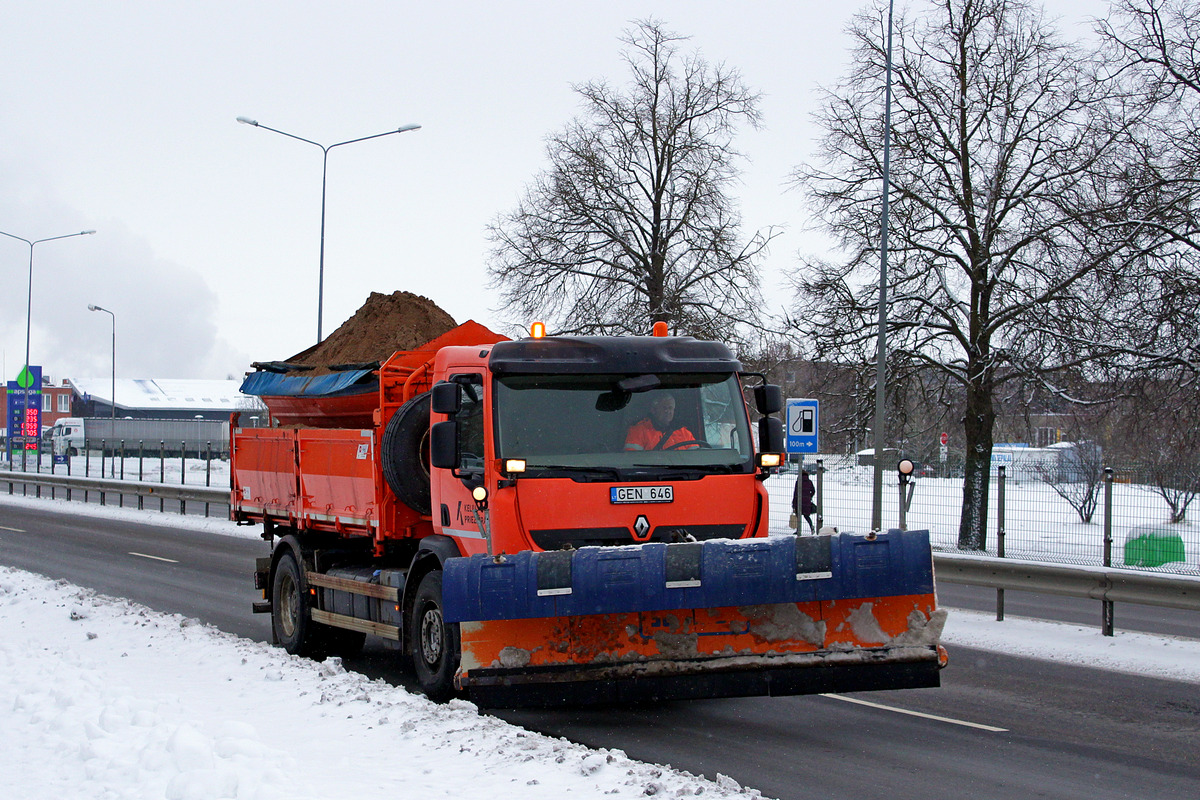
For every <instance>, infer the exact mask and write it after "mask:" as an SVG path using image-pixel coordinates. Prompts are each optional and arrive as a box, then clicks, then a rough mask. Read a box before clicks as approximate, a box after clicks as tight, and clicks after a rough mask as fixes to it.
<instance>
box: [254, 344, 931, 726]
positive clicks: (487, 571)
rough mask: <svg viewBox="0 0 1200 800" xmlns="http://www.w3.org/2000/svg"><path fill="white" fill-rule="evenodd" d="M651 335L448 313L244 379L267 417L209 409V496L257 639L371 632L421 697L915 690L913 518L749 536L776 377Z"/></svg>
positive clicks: (343, 638)
mask: <svg viewBox="0 0 1200 800" xmlns="http://www.w3.org/2000/svg"><path fill="white" fill-rule="evenodd" d="M655 333H656V335H653V336H642V337H567V336H537V337H530V338H526V339H521V340H507V339H505V338H504V337H502V336H498V335H496V334H493V333H491V332H490V331H488V330H487V329H486V328H484V327H483V326H480V325H477V324H476V323H473V322H468V323H464V325H462V326H460V327H459V328H456V329H454V330H453V331H451V332H450V333H448V334H445V335H444V336H442V337H439V339H436V340H434V341H433V342H431V343H429V345H427V346H425V347H423V348H420V349H418V350H414V351H402V352H397V353H395V354H394V355H392V356H391V357H390V358H388V359H387V360H386V361H384V362H382V363H380V364H378V365H354V367H355V369H354V370H352V372H353V374H347V373H346V372H341V373H333V374H329V375H324V376H318V377H314V378H296V377H293V376H284V375H281V374H278V373H273V372H270V371H269V370H267V371H260V372H257V373H251V374H250V375H249V376H248V377H247V381H246V384H245V385H244V387H243V391H247V392H249V393H254V394H258V395H259V396H261V397H262V398H263V400H264V401H265V402H266V403H267V405H268V408H270V409H271V410H272V413H273V414H275V415H276V418H277V420H278V422H279V425H278V426H277V427H271V428H240V427H237V424H236V418H235V420H234V423H233V430H232V450H233V453H232V475H231V481H232V512H231V513H232V516H233V518H234V519H235V520H237V521H238V522H240V523H248V524H258V525H261V526H262V528H263V534H262V535H263V538H264V539H265V540H267V541H268V542H270V543H271V552H270V555H268V556H265V557H263V558H260V559H259V560H258V563H257V567H256V572H255V582H256V586H257V588H259V589H261V590H262V593H263V599H262V600H261V601H260V602H257V603H255V611H258V612H267V613H270V614H271V616H272V627H273V631H274V636H275V638H276V639H277V641H278V643H279V644H281V645H282V646H283V647H284V648H286V649H287V651H288V652H289V653H294V654H305V655H312V656H317V657H320V656H323V655H327V654H351V653H353V652H355V651H357V650H359V649H360V648H361V647H362V645H363V642H364V638H365V636H366V635H368V634H370V635H373V636H378V637H382V638H383V639H384V640H388V641H390V642H392V643H393V646H395V647H397V648H398V649H399V650H400V651H401V652H402V653H403V654H405V655H406V656H407V657H410V658H411V663H412V669H413V671H414V673H415V676H416V680H417V683H418V684H419V686H420V688H421V689H422V690H423V691H424V692H425V693H426V694H427V695H428V696H429V697H430V698H433V699H435V700H445V699H448V698H451V697H453V696H456V695H457V696H461V695H463V694H465V695H467V696H469V698H470V699H471V700H473V701H475V702H477V703H478V704H480V705H484V706H492V707H503V706H536V705H556V704H571V703H611V702H623V701H631V700H647V699H680V698H703V697H726V696H747V695H789V694H807V693H817V692H836V691H862V690H871V689H897V688H912V687H929V686H937V685H938V683H939V676H938V671H939V669H940V667H941V666H944V663H945V651H944V650H942V649H941V647H940V645H939V643H938V639H939V636H940V632H941V628H942V624H943V622H944V618H945V614H944V612H943V611H941V610H939V609H938V608H937V600H936V595H935V591H934V581H933V564H932V555H931V550H930V543H929V536H928V533H927V532H925V531H901V530H891V531H886V532H877V533H873V534H868V535H852V534H845V533H843V534H834V535H819V536H794V535H772V536H769V535H768V512H769V498H768V495H767V491H766V488H765V486H764V482H765V480H766V479H767V478H768V477H769V476H770V475H771V474H773V472H774V470H775V469H776V468H777V467H778V465H779V463H780V460H781V457H780V452H781V451H782V449H783V434H782V427H781V424H780V421H779V420H778V419H777V418H776V417H775V416H774V415H776V414H778V413H780V411H781V406H782V401H781V397H780V392H779V389H778V387H775V386H772V385H767V384H766V383H765V380H764V379H763V378H762V376H760V375H752V374H748V373H746V372H745V371H744V370H743V368H742V365H741V364H740V362H738V360H737V359H736V358H734V356H733V355H732V353H731V352H730V351H729V350H728V348H726V347H725V346H724V345H722V344H719V343H716V342H709V341H700V340H696V339H693V338H689V337H683V336H668V335H666V331H665V328H663V327H660V328H659V329H658V330H656V332H655ZM664 406H673V414H672V415H667V414H666V413H665V412H664V411H663V407H664ZM751 409H753V411H754V412H755V413H756V415H758V416H760V418H759V419H758V420H757V422H756V423H755V424H754V426H753V427H754V430H753V432H752V423H751ZM668 416H669V419H664V418H665V417H668ZM331 425H336V426H337V427H330V426H331ZM754 434H757V436H755V435H754ZM756 440H757V446H756Z"/></svg>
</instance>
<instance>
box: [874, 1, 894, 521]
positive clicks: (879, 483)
mask: <svg viewBox="0 0 1200 800" xmlns="http://www.w3.org/2000/svg"><path fill="white" fill-rule="evenodd" d="M893 6H894V1H893V0H889V2H888V30H887V89H886V91H885V93H884V98H885V99H884V106H883V120H884V121H883V198H882V199H883V202H882V206H883V208H882V214H881V220H880V222H881V225H880V228H881V232H880V235H879V332H878V343H877V344H876V347H875V443H874V445H873V448H874V450H875V468H874V470H875V472H874V476H873V481H872V487H871V488H872V492H871V530H872V531H879V530H883V434H884V429H883V416H884V415H883V411H884V402H883V401H884V394H883V393H884V380H885V379H886V378H887V268H888V250H887V247H888V196H889V195H890V194H891V188H892V187H891V155H892V9H893Z"/></svg>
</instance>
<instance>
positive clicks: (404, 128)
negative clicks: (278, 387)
mask: <svg viewBox="0 0 1200 800" xmlns="http://www.w3.org/2000/svg"><path fill="white" fill-rule="evenodd" d="M237 121H238V122H240V123H242V124H243V125H253V126H254V127H256V128H262V129H263V130H266V131H271V132H272V133H278V134H280V135H281V136H286V137H288V138H289V139H296V140H297V141H301V142H307V143H308V144H315V145H316V146H317V147H319V148H321V153H322V159H321V256H320V262H319V266H318V275H317V344H320V343H321V316H322V311H323V309H324V304H325V178H326V176H327V175H328V172H329V169H328V168H329V151H330V150H332V149H333V148H335V147H341V146H342V145H344V144H354V143H355V142H365V141H367V140H368V139H378V138H379V137H381V136H390V135H392V134H393V133H406V132H408V131H415V130H419V129H420V127H421V126H420V125H412V124H409V125H401V126H400V127H399V128H396V129H395V130H392V131H384V132H383V133H376V134H373V135H371V136H361V137H359V138H357V139H348V140H346V141H344V142H337V143H335V144H331V145H328V146H326V145H323V144H321V143H320V142H314V141H313V140H311V139H305V138H303V137H301V136H296V135H295V134H292V133H287V132H286V131H281V130H278V129H276V128H268V127H267V126H266V125H262V124H260V123H259V121H258V120H256V119H250V118H249V117H238V118H237Z"/></svg>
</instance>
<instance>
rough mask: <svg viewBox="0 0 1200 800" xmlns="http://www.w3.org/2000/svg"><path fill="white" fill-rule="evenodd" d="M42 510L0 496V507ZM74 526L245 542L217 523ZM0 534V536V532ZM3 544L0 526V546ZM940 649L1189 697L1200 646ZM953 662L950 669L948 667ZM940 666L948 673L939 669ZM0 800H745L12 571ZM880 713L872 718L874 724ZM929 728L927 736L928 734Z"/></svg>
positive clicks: (0, 603) (1043, 627) (966, 638)
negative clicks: (1065, 667)
mask: <svg viewBox="0 0 1200 800" xmlns="http://www.w3.org/2000/svg"><path fill="white" fill-rule="evenodd" d="M45 502H46V501H45V500H37V499H34V498H21V497H9V496H7V495H0V520H2V518H3V510H4V507H5V505H6V504H7V505H14V504H16V505H34V504H44V503H45ZM74 510H76V511H77V512H79V513H83V514H91V515H97V516H106V517H115V518H123V519H131V520H142V521H145V520H146V519H147V517H150V518H152V519H153V520H154V521H155V522H158V523H164V524H169V525H173V526H175V527H178V528H179V529H180V535H181V536H183V535H187V533H188V532H189V531H194V530H206V531H209V532H213V533H221V534H228V535H234V536H257V532H256V531H253V530H249V529H246V528H240V529H239V528H237V527H236V526H234V525H232V524H231V523H229V522H226V521H223V520H215V519H207V520H205V519H203V518H195V517H186V518H185V517H179V516H176V515H162V514H156V513H154V512H138V511H135V510H132V509H116V508H112V507H100V506H94V505H93V506H83V505H82V504H81V505H80V507H79V508H78V509H74ZM0 524H2V522H0ZM2 534H3V531H2V530H0V535H2ZM943 641H944V642H945V643H946V644H947V645H948V646H950V648H951V651H952V652H953V646H954V645H962V646H970V647H979V648H984V649H991V650H996V651H1001V652H1006V653H1012V654H1017V655H1027V656H1031V657H1035V658H1043V659H1051V660H1056V661H1063V662H1068V663H1078V664H1084V665H1087V666H1091V667H1098V668H1102V669H1112V670H1120V671H1127V672H1134V673H1141V674H1147V675H1153V676H1157V677H1163V678H1171V679H1174V680H1183V681H1189V682H1193V683H1197V684H1200V641H1197V640H1191V639H1182V638H1172V637H1162V636H1149V635H1144V634H1134V633H1125V632H1118V633H1117V635H1116V636H1115V637H1112V638H1105V637H1103V636H1101V635H1100V633H1099V631H1098V630H1097V629H1095V628H1091V627H1086V628H1085V627H1081V626H1075V625H1063V624H1055V623H1047V622H1037V621H1032V620H1022V619H1016V618H1013V617H1009V618H1008V619H1006V621H1004V622H1002V623H998V622H996V621H995V620H994V619H993V618H992V617H991V616H989V615H987V614H979V613H972V612H966V611H952V612H951V614H950V620H949V623H948V625H947V628H946V632H945V635H944V637H943ZM952 658H953V656H952ZM952 663H953V662H952ZM0 675H3V676H4V679H3V681H0V730H2V731H4V733H5V739H6V741H5V746H4V747H2V748H0V776H3V780H2V781H0V784H2V785H3V786H4V788H5V791H4V796H6V797H20V798H26V799H29V800H38V799H40V798H46V800H61V798H64V797H91V798H164V797H165V798H170V799H171V800H174V799H175V798H184V799H191V798H197V799H199V798H204V799H207V798H227V797H230V798H232V797H236V798H276V797H279V798H282V797H287V798H318V797H359V796H367V795H375V794H379V795H385V796H386V795H401V794H405V795H407V794H411V795H415V796H421V797H428V798H443V797H447V798H448V797H455V796H463V795H466V794H468V793H473V794H474V793H478V791H479V787H481V786H486V787H487V794H488V795H489V796H491V797H495V798H503V799H507V798H514V799H515V798H521V799H522V800H525V798H540V797H546V798H561V797H564V796H582V797H599V796H613V797H645V796H647V795H653V796H665V797H718V798H722V797H724V798H729V797H758V796H760V795H759V793H758V792H757V791H756V790H755V789H753V788H752V787H742V786H740V785H739V784H738V783H737V782H736V781H734V780H732V779H730V778H728V777H725V776H721V775H710V776H696V775H691V774H689V773H687V772H683V771H680V770H676V769H673V768H671V767H669V766H660V765H654V764H645V763H641V762H637V761H633V760H631V759H629V758H628V757H627V756H626V755H625V754H624V753H622V752H620V751H617V750H591V749H588V748H586V747H583V746H580V745H576V744H572V743H570V742H567V741H565V740H562V739H554V738H550V737H546V736H543V735H541V734H537V733H532V732H529V731H526V730H523V729H521V728H519V727H516V726H513V725H510V724H508V723H505V722H502V721H501V720H499V719H497V718H495V717H492V716H489V715H487V714H485V713H481V712H479V711H478V709H476V707H475V706H474V705H472V704H470V703H467V702H461V701H455V702H452V703H450V704H448V705H443V706H438V705H434V704H432V703H430V702H428V701H427V700H425V698H423V697H421V696H419V695H413V694H410V693H409V692H407V691H406V690H404V689H402V688H398V687H395V686H391V685H388V684H386V683H384V682H381V681H372V680H369V679H367V678H365V677H363V676H362V675H358V674H355V673H350V672H346V671H345V670H344V669H343V668H342V667H341V665H340V663H339V662H337V661H336V660H330V661H327V662H326V663H324V664H317V663H315V662H312V661H308V660H306V659H300V658H295V657H292V656H289V655H287V654H286V653H284V652H283V651H282V650H280V649H278V648H273V647H270V646H269V645H266V644H264V643H259V642H252V641H250V640H247V639H240V638H237V637H235V636H232V635H230V634H226V633H222V632H220V631H217V630H216V629H214V628H212V627H210V626H207V625H203V624H200V623H198V622H196V621H195V620H191V619H186V618H184V617H180V616H178V615H169V614H160V613H156V612H152V611H150V610H148V609H146V608H144V607H142V606H139V605H137V604H135V603H132V602H130V601H127V600H122V599H114V598H107V597H103V596H99V595H97V594H95V593H94V592H92V591H90V590H86V589H81V588H79V587H77V586H73V585H71V584H69V583H66V582H65V581H51V580H49V579H46V578H43V577H41V576H37V575H33V574H30V573H27V572H22V571H19V570H14V569H9V568H0ZM881 713H886V712H881ZM932 724H936V723H932Z"/></svg>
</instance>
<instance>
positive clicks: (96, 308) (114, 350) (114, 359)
mask: <svg viewBox="0 0 1200 800" xmlns="http://www.w3.org/2000/svg"><path fill="white" fill-rule="evenodd" d="M88 311H103V312H104V313H105V314H108V315H109V316H110V317H112V418H113V419H116V418H117V315H116V314H114V313H113V312H111V311H109V310H108V309H107V308H101V307H100V306H97V305H92V304H90V303H89V304H88Z"/></svg>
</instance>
